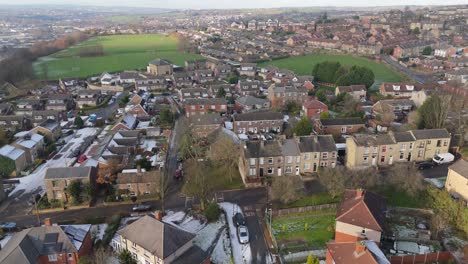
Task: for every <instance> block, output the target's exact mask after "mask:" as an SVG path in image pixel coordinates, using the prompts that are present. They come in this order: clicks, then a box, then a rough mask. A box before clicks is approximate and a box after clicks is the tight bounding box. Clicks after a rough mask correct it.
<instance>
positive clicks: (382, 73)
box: [262, 54, 404, 89]
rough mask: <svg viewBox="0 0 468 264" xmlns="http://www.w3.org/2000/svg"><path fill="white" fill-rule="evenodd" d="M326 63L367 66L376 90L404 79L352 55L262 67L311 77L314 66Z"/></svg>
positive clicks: (297, 59) (313, 56) (305, 58)
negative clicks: (272, 67)
mask: <svg viewBox="0 0 468 264" xmlns="http://www.w3.org/2000/svg"><path fill="white" fill-rule="evenodd" d="M324 61H338V62H340V63H341V64H342V65H349V66H352V65H359V66H367V67H368V68H370V69H371V70H372V71H373V72H374V75H375V83H374V85H373V88H374V89H375V88H376V87H377V86H378V85H379V84H380V83H382V82H399V81H403V80H404V77H403V76H401V75H400V74H398V73H396V72H395V71H393V70H392V69H390V68H388V67H387V66H386V65H384V64H382V63H379V62H376V61H371V60H369V59H366V58H360V57H353V56H350V55H333V54H309V55H305V56H297V57H290V58H285V59H280V60H275V61H270V62H265V63H262V66H266V65H274V66H276V67H278V68H280V69H289V70H292V71H294V72H295V73H296V74H300V75H311V74H312V69H313V68H314V65H315V64H317V63H320V62H324Z"/></svg>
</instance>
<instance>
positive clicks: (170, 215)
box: [162, 211, 185, 223]
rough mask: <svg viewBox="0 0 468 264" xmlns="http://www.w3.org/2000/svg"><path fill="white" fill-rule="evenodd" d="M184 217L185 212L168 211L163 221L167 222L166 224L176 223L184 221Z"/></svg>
mask: <svg viewBox="0 0 468 264" xmlns="http://www.w3.org/2000/svg"><path fill="white" fill-rule="evenodd" d="M184 217H185V213H184V212H173V211H167V212H166V215H165V216H163V218H162V220H163V222H166V223H169V222H172V223H175V222H179V221H182V219H184Z"/></svg>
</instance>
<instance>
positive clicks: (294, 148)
mask: <svg viewBox="0 0 468 264" xmlns="http://www.w3.org/2000/svg"><path fill="white" fill-rule="evenodd" d="M281 151H282V153H283V155H284V156H299V155H300V154H301V151H300V150H299V146H298V145H297V144H296V141H295V140H294V139H285V140H283V142H282V144H281Z"/></svg>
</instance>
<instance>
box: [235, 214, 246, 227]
mask: <svg viewBox="0 0 468 264" xmlns="http://www.w3.org/2000/svg"><path fill="white" fill-rule="evenodd" d="M232 222H233V223H234V225H236V226H237V227H238V226H245V218H244V215H243V214H242V213H236V214H235V215H234V216H233V217H232Z"/></svg>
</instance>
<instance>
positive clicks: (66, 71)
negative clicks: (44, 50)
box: [34, 34, 201, 79]
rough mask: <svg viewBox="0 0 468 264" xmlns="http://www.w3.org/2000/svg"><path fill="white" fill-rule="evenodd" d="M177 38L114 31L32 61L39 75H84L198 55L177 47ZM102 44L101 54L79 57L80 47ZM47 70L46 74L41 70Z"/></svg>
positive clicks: (43, 76)
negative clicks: (118, 33) (123, 33)
mask: <svg viewBox="0 0 468 264" xmlns="http://www.w3.org/2000/svg"><path fill="white" fill-rule="evenodd" d="M178 43H179V40H178V39H177V38H175V37H172V36H165V35H160V34H142V35H114V36H101V37H94V38H92V39H89V40H87V41H85V42H83V43H80V44H78V45H75V46H73V47H70V48H68V49H65V50H62V51H60V52H57V53H55V54H52V55H50V56H47V57H42V58H40V59H38V60H37V61H36V62H35V63H34V70H35V72H36V75H37V76H38V77H39V78H43V79H58V78H68V77H87V76H92V75H99V74H101V73H102V72H105V71H107V72H115V71H122V70H132V69H144V68H145V67H146V66H147V65H148V62H150V61H151V60H153V59H156V58H163V59H168V60H170V61H171V62H172V63H174V64H176V65H183V63H184V61H186V60H191V59H197V58H201V56H200V55H198V54H189V53H184V52H180V51H178V50H177V45H178ZM96 45H102V47H103V52H104V55H103V56H96V57H80V56H78V54H79V51H80V49H82V48H83V47H89V46H96ZM45 72H47V74H44V73H45Z"/></svg>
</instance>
